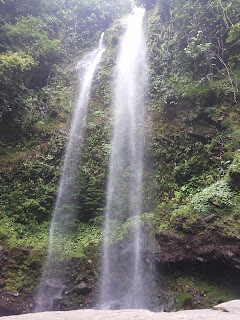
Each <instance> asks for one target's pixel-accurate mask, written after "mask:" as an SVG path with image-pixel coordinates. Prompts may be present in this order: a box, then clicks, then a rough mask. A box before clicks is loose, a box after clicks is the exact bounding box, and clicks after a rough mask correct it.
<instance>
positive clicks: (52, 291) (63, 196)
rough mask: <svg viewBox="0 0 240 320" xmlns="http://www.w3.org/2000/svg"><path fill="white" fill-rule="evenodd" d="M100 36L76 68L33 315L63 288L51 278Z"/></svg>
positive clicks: (69, 219)
mask: <svg viewBox="0 0 240 320" xmlns="http://www.w3.org/2000/svg"><path fill="white" fill-rule="evenodd" d="M103 36H104V34H102V36H101V39H100V42H99V46H98V48H97V49H95V50H94V51H93V52H91V53H89V54H87V55H86V56H85V57H84V59H83V60H82V61H80V62H79V63H78V65H77V72H78V76H79V79H80V80H79V85H78V86H79V90H78V95H77V100H76V107H75V111H74V114H73V118H72V124H71V130H70V135H69V141H68V144H67V148H66V152H65V158H64V164H63V169H62V174H61V178H60V183H59V188H58V194H57V199H56V203H55V208H54V211H53V216H52V221H51V228H50V238H49V251H48V255H47V259H46V263H45V268H44V272H43V275H42V279H41V283H40V288H39V291H38V295H37V298H36V308H35V311H37V312H40V311H46V310H53V309H54V308H55V307H54V302H55V301H57V300H59V299H61V291H62V288H63V284H62V280H61V278H59V276H58V277H56V275H55V273H56V270H55V269H56V265H55V263H56V261H57V258H58V254H59V252H61V251H63V250H64V248H63V247H62V246H63V245H64V237H65V235H66V234H67V233H69V232H70V233H71V231H72V229H73V227H74V219H75V218H76V210H77V193H78V183H79V168H78V166H79V160H80V156H81V149H82V144H83V139H84V132H85V128H86V126H87V115H88V103H89V99H90V93H91V87H92V82H93V77H94V73H95V70H96V68H97V66H98V64H99V63H100V61H101V57H102V55H103V53H104V51H105V48H104V45H103Z"/></svg>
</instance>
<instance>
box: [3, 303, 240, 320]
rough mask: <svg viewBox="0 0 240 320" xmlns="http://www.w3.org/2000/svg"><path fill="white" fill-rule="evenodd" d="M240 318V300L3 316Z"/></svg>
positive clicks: (18, 319)
mask: <svg viewBox="0 0 240 320" xmlns="http://www.w3.org/2000/svg"><path fill="white" fill-rule="evenodd" d="M43 319H44V320H93V319H94V320H131V319H133V320H134V319H138V320H165V319H166V320H168V319H169V320H171V319H172V320H174V319H176V320H185V319H186V320H198V319H204V320H208V319H209V320H210V319H211V320H212V319H217V320H230V319H231V320H239V319H240V300H233V301H229V302H225V303H221V304H219V305H217V306H215V307H214V308H213V310H210V309H202V310H189V311H179V312H171V313H166V312H161V313H153V312H150V311H148V310H115V311H110V310H76V311H57V312H44V313H32V314H25V315H20V316H10V317H1V320H43Z"/></svg>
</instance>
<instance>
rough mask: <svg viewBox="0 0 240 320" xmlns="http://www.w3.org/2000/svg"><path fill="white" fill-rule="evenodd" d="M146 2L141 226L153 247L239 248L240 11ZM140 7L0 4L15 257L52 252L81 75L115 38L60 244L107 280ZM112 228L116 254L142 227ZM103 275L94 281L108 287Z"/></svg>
mask: <svg viewBox="0 0 240 320" xmlns="http://www.w3.org/2000/svg"><path fill="white" fill-rule="evenodd" d="M136 2H137V3H138V4H139V5H144V6H145V7H146V9H147V14H146V30H147V31H146V34H147V45H148V59H149V79H148V82H149V87H148V94H147V97H146V106H147V108H146V147H147V148H146V153H145V168H144V192H143V209H144V211H145V213H144V214H143V216H142V217H141V223H142V226H143V229H144V230H145V231H146V234H147V235H146V239H148V236H149V235H150V236H152V235H154V234H157V233H164V234H168V233H169V234H171V233H178V234H180V235H181V237H183V236H184V235H185V234H195V235H198V234H203V233H204V232H205V231H206V230H215V229H216V230H218V232H220V233H222V234H223V235H228V236H239V219H240V184H239V181H240V180H239V179H240V160H239V157H240V156H239V154H240V141H239V135H240V119H239V106H240V93H239V83H240V22H239V21H240V2H239V0H197V1H195V0H139V1H136ZM130 7H131V3H130V1H128V0H121V1H117V0H91V1H86V0H48V1H47V0H4V1H0V164H1V169H0V219H1V224H0V233H1V237H0V239H4V246H5V247H7V248H12V247H16V246H18V247H19V246H21V247H28V248H29V247H30V248H31V249H32V248H34V249H38V250H41V251H44V252H45V251H46V249H47V242H48V230H49V221H50V218H51V213H52V208H53V205H54V200H55V196H56V192H57V184H58V180H59V176H60V172H61V165H62V160H63V155H64V149H65V146H66V142H67V140H68V132H69V126H70V123H71V114H72V108H73V105H74V99H75V94H74V91H75V82H76V81H75V65H76V63H77V61H78V60H79V59H81V57H82V55H83V54H84V53H85V52H86V51H88V50H91V49H92V48H93V47H95V46H96V43H97V41H98V40H99V38H100V35H101V33H102V32H103V31H106V33H105V42H106V46H107V50H106V52H105V55H104V59H103V61H102V64H101V67H100V68H99V69H98V71H97V74H96V77H95V80H94V84H93V90H92V96H91V101H90V112H89V118H88V127H87V129H86V135H85V142H84V145H83V152H82V154H83V156H82V158H81V161H80V167H79V173H80V174H79V177H80V178H79V179H80V181H79V188H78V189H79V192H78V195H77V201H78V212H77V217H76V221H75V226H76V228H75V233H74V234H71V235H69V234H64V237H63V241H65V245H64V247H65V249H64V250H62V249H61V248H62V247H61V243H60V242H59V244H58V245H59V253H60V256H61V259H62V260H64V257H65V256H68V257H73V258H76V259H77V258H81V259H83V260H82V261H84V263H86V265H87V264H91V263H92V262H89V261H92V260H94V263H93V265H92V266H91V268H92V269H94V268H95V269H97V266H98V263H99V257H98V252H99V247H100V245H101V237H102V223H103V219H104V214H103V213H104V206H105V202H106V180H107V168H108V161H109V153H110V139H111V121H112V119H111V113H110V106H111V103H112V99H113V96H112V94H113V70H114V65H115V60H116V55H117V51H118V46H119V36H120V35H121V34H122V32H123V27H122V24H120V23H119V21H118V18H120V17H121V16H122V15H124V14H125V13H127V12H129V11H130ZM111 223H112V242H113V243H114V244H115V245H117V244H118V243H119V242H121V241H124V238H126V237H128V236H129V230H131V228H130V227H129V226H130V225H131V224H133V223H136V221H135V220H134V219H129V220H128V221H126V222H125V223H124V224H123V225H122V224H120V223H117V222H116V221H112V222H111ZM6 239H7V240H6ZM147 241H148V240H147ZM84 259H85V260H84ZM89 259H90V260H89ZM38 263H40V264H41V262H38ZM24 268H25V266H24ZM26 268H30V267H26ZM86 268H88V267H86ZM26 270H27V271H28V269H25V272H26ZM88 272H90V271H89V270H88ZM91 272H93V271H91ZM94 272H95V273H94ZM94 272H93V274H94V276H92V274H91V277H92V279H93V278H94V277H95V276H96V278H97V277H98V272H97V271H96V270H94ZM26 273H27V272H26ZM166 277H167V275H166ZM15 278H16V274H15V271H14V272H12V274H11V277H10V275H9V279H12V280H8V282H7V290H8V291H9V290H13V288H14V290H20V289H19V288H21V287H22V283H21V281H22V282H23V280H22V279H20V278H19V279H18V280H16V279H15ZM13 279H15V280H13ZM191 279H192V278H191ZM174 281H175V280H174ZM179 281H180V280H179ZM181 286H182V285H180V284H179V287H181ZM176 290H179V288H178V289H176ZM181 290H182V289H181ZM219 290H220V289H219ZM203 291H204V290H203ZM204 292H205V291H204ZM187 294H189V293H188V291H187ZM204 294H205V293H204ZM211 299H212V300H211V301H214V302H213V303H215V300H214V298H213V297H212V298H211Z"/></svg>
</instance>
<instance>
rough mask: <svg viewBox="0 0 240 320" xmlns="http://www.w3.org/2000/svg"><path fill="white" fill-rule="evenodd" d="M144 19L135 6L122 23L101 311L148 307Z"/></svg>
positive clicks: (139, 9) (142, 11)
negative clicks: (123, 231)
mask: <svg viewBox="0 0 240 320" xmlns="http://www.w3.org/2000/svg"><path fill="white" fill-rule="evenodd" d="M144 15H145V9H143V8H139V7H135V6H134V8H133V12H132V13H131V14H130V15H129V16H128V17H127V18H126V19H125V21H124V23H125V28H126V31H125V33H124V35H123V37H122V41H121V44H120V53H119V56H118V60H117V65H116V70H115V83H114V85H115V99H114V103H113V113H114V125H113V139H112V146H111V157H110V165H109V176H108V188H107V208H106V218H105V234H104V248H103V251H104V252H103V261H102V277H101V289H100V304H99V308H100V309H130V308H131V309H132V308H145V307H147V297H146V295H145V292H144V287H145V285H144V277H145V274H144V273H145V272H144V271H143V264H144V262H143V259H142V254H141V251H142V248H143V239H144V237H143V235H142V234H141V224H140V215H141V213H142V200H141V199H142V177H143V155H144V92H145V89H146V78H147V77H146V71H147V62H146V45H145V39H144ZM122 224H129V226H128V228H129V232H128V236H127V237H126V238H125V240H124V241H123V242H121V244H119V242H116V241H115V238H117V237H118V226H119V225H122ZM149 269H150V268H149Z"/></svg>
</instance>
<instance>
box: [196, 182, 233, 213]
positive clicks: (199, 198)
mask: <svg viewBox="0 0 240 320" xmlns="http://www.w3.org/2000/svg"><path fill="white" fill-rule="evenodd" d="M232 198H233V192H232V191H231V189H230V186H229V185H228V183H227V182H226V181H225V180H224V179H222V180H220V181H217V182H215V183H214V184H212V185H210V186H209V187H207V188H205V189H203V190H202V191H201V192H199V193H197V194H196V195H195V196H194V197H193V198H192V200H191V202H190V207H191V208H192V210H193V212H194V213H197V214H199V215H201V216H207V215H209V214H211V213H212V212H221V213H223V212H224V211H228V210H229V209H231V208H232V207H233V206H234V204H233V202H232Z"/></svg>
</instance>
